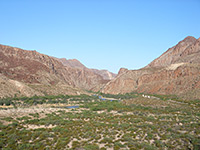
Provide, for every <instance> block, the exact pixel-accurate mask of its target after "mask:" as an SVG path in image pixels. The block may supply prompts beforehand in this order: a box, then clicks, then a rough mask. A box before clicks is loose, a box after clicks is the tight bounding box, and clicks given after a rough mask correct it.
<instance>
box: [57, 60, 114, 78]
mask: <svg viewBox="0 0 200 150" xmlns="http://www.w3.org/2000/svg"><path fill="white" fill-rule="evenodd" d="M58 60H59V61H60V62H62V64H63V65H64V66H66V67H71V68H78V69H83V70H87V71H89V72H93V73H95V74H98V75H100V76H101V77H103V79H104V80H112V79H114V78H115V77H116V74H114V73H112V72H109V71H108V70H98V69H89V68H87V67H85V66H84V65H83V64H82V63H81V62H80V61H78V60H77V59H68V60H67V59H66V58H61V59H58Z"/></svg>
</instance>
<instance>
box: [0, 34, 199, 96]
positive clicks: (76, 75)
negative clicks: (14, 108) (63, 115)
mask: <svg viewBox="0 0 200 150" xmlns="http://www.w3.org/2000/svg"><path fill="white" fill-rule="evenodd" d="M0 91H1V92H0V97H13V96H34V95H59V94H70V95H77V94H84V93H87V92H88V91H95V92H98V91H100V92H102V93H109V94H125V93H130V92H138V93H148V94H164V95H178V96H180V97H182V98H192V99H199V98H200V38H199V39H196V38H194V37H192V36H188V37H186V38H185V39H184V40H182V41H180V42H179V43H178V44H177V45H175V46H174V47H172V48H169V49H168V50H167V51H166V52H164V53H163V54H162V55H161V56H160V57H158V58H156V59H155V60H153V61H152V62H151V63H150V64H148V65H147V66H145V67H143V68H141V69H138V70H128V69H126V68H121V69H120V70H119V72H118V74H117V75H116V74H114V73H111V72H109V71H107V70H97V69H89V68H87V67H86V66H84V65H83V64H82V63H81V62H80V61H78V60H76V59H66V58H55V57H51V56H48V55H45V54H41V53H39V52H37V51H29V50H23V49H20V48H15V47H11V46H5V45H0Z"/></svg>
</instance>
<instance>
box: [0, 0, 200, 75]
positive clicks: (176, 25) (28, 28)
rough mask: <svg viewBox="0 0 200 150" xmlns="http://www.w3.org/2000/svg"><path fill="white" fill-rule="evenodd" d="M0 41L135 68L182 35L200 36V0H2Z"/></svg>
mask: <svg viewBox="0 0 200 150" xmlns="http://www.w3.org/2000/svg"><path fill="white" fill-rule="evenodd" d="M0 6H1V9H0V18H1V22H0V44H5V45H10V46H14V47H19V48H23V49H27V50H37V51H38V52H40V53H44V54H47V55H50V56H55V57H59V58H63V57H64V58H67V59H73V58H76V59H78V60H80V61H81V62H82V63H83V64H84V65H86V66H87V67H89V68H97V69H108V70H109V71H112V72H115V73H117V72H118V70H119V69H120V68H121V67H125V68H128V69H138V68H141V67H144V66H145V65H147V64H148V63H150V62H151V61H152V60H153V59H155V58H156V57H158V56H159V55H161V54H162V53H163V52H165V51H166V50H167V49H168V48H170V47H172V46H174V45H175V44H177V43H178V42H179V41H180V40H182V39H184V38H185V37H186V36H194V37H195V38H199V37H200V1H199V0H137V1H136V0H1V1H0Z"/></svg>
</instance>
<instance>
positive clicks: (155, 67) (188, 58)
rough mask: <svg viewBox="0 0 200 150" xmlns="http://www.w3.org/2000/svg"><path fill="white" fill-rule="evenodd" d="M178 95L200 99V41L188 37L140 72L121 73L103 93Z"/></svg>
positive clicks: (122, 71) (106, 86) (107, 85)
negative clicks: (134, 92)
mask: <svg viewBox="0 0 200 150" xmlns="http://www.w3.org/2000/svg"><path fill="white" fill-rule="evenodd" d="M132 91H137V92H143V93H151V94H153V93H154V94H176V95H179V96H183V97H186V98H188V97H190V98H191V97H192V98H200V38H199V39H195V38H194V37H186V38H185V39H184V40H183V41H181V42H179V43H178V44H177V45H176V46H174V47H172V48H170V49H168V50H167V51H166V52H165V53H163V54H162V55H161V56H160V57H158V58H157V59H155V60H154V61H152V62H151V63H150V64H149V65H147V66H146V67H144V68H142V69H139V70H126V69H121V70H120V71H119V73H118V75H117V77H116V78H115V79H114V80H112V81H110V82H108V83H107V84H106V85H105V86H104V88H103V89H102V92H104V93H112V94H118V93H127V92H132Z"/></svg>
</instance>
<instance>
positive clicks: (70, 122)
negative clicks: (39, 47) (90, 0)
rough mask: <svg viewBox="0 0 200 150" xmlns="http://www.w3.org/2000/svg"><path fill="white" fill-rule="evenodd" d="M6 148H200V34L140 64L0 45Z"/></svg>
mask: <svg viewBox="0 0 200 150" xmlns="http://www.w3.org/2000/svg"><path fill="white" fill-rule="evenodd" d="M0 98H1V99H0V148H1V149H5V150H8V149H20V150H22V149H26V150H27V149H30V150H31V149H33V150H35V149H41V150H42V149H75V150H96V149H101V150H103V149H105V150H106V149H110V150H118V149H124V150H125V149H135V150H137V149H145V150H153V149H170V150H171V149H180V150H183V149H195V150H199V149H200V38H198V39H196V38H194V37H192V36H188V37H186V38H185V39H183V40H182V41H180V42H178V43H177V45H175V46H173V47H171V48H169V49H168V50H167V51H166V52H164V53H163V54H162V55H161V56H160V57H158V58H156V59H155V60H153V61H152V62H151V63H150V64H147V65H146V66H145V67H143V68H141V69H138V70H128V69H126V68H121V69H120V70H119V72H118V74H114V73H112V72H109V71H108V70H98V69H90V68H87V67H86V66H84V65H83V64H82V63H81V62H79V61H78V60H76V59H65V58H56V57H53V56H48V55H45V54H41V53H39V52H37V51H35V50H34V51H30V50H23V49H20V48H16V47H11V46H6V45H0Z"/></svg>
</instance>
